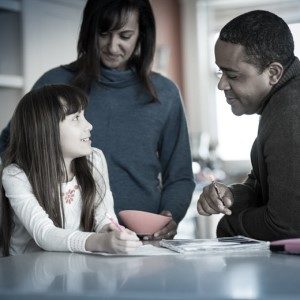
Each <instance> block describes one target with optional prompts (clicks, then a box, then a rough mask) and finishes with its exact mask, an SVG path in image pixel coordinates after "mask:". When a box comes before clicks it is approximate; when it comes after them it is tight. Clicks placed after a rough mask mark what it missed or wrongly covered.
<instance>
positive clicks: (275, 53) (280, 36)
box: [219, 10, 294, 72]
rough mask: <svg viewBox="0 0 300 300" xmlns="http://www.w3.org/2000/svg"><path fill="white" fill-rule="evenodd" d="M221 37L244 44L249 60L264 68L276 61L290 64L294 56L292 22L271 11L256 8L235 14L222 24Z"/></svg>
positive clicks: (261, 69) (223, 39)
mask: <svg viewBox="0 0 300 300" xmlns="http://www.w3.org/2000/svg"><path fill="white" fill-rule="evenodd" d="M219 39H220V40H222V41H224V42H229V43H233V44H240V45H242V46H244V48H245V54H246V61H247V62H248V63H250V64H252V65H254V66H256V67H257V68H258V69H259V71H261V72H262V71H263V70H265V68H266V67H267V66H268V65H269V64H271V63H272V62H279V63H281V64H282V66H283V67H287V66H288V65H289V64H290V63H291V62H292V61H293V59H294V41H293V36H292V33H291V31H290V29H289V27H288V25H287V24H286V22H284V20H283V19H281V18H280V17H278V16H277V15H275V14H273V13H271V12H268V11H264V10H254V11H250V12H247V13H245V14H242V15H240V16H238V17H236V18H234V19H233V20H231V21H230V22H229V23H227V24H226V25H225V26H224V27H223V28H222V30H221V32H220V36H219Z"/></svg>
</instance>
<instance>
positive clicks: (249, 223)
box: [197, 10, 300, 241]
mask: <svg viewBox="0 0 300 300" xmlns="http://www.w3.org/2000/svg"><path fill="white" fill-rule="evenodd" d="M215 58H216V64H217V65H218V67H219V68H220V70H221V71H222V77H221V79H220V81H219V84H218V88H219V89H220V90H223V91H224V93H225V96H226V101H227V103H228V104H229V105H230V106H231V110H232V112H233V113H234V114H235V115H237V116H240V115H243V114H248V115H250V114H255V113H256V114H259V115H261V117H260V122H259V128H258V134H257V138H256V140H255V141H254V144H253V146H252V150H251V163H252V171H251V173H250V174H249V175H248V178H247V179H246V181H245V182H244V183H242V184H234V185H231V186H230V187H227V186H225V185H223V184H221V183H216V186H214V185H213V184H211V185H209V186H207V187H205V188H204V190H203V193H202V194H201V196H200V198H199V200H198V205H197V209H198V212H199V214H201V215H211V214H217V213H224V214H225V215H224V216H223V217H222V218H221V220H220V222H219V224H218V227H217V236H218V237H223V236H234V235H245V236H248V237H252V238H256V239H260V240H270V241H271V240H277V239H283V238H293V237H299V236H300V62H299V60H298V58H297V57H295V56H294V42H293V37H292V34H291V32H290V30H289V27H288V25H287V24H286V23H285V22H284V21H283V20H282V19H281V18H280V17H278V16H276V15H274V14H273V13H270V12H267V11H259V10H256V11H251V12H248V13H245V14H243V15H240V16H238V17H236V18H235V19H233V20H232V21H230V22H229V23H228V24H227V25H225V27H224V28H223V29H222V30H221V32H220V36H219V39H218V40H217V42H216V45H215Z"/></svg>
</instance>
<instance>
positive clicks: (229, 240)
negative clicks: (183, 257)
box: [159, 236, 270, 254]
mask: <svg viewBox="0 0 300 300" xmlns="http://www.w3.org/2000/svg"><path fill="white" fill-rule="evenodd" d="M159 244H160V246H162V247H165V248H168V249H170V250H173V251H176V252H179V253H184V254H190V253H196V252H198V253H199V252H201V253H203V252H206V253H213V252H218V253H223V252H227V253H228V252H240V251H257V250H264V251H265V250H269V245H270V243H269V242H265V241H259V240H254V239H251V238H248V237H244V236H234V237H224V238H215V239H182V240H180V239H179V240H176V239H175V240H161V241H160V242H159Z"/></svg>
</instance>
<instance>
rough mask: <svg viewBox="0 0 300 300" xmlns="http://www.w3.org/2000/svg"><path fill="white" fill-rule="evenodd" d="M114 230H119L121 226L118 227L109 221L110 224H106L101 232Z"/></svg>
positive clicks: (122, 227)
mask: <svg viewBox="0 0 300 300" xmlns="http://www.w3.org/2000/svg"><path fill="white" fill-rule="evenodd" d="M119 226H120V227H121V229H122V230H125V229H126V228H125V227H124V226H122V225H119ZM113 230H119V228H117V227H116V225H114V224H112V223H108V224H105V225H104V226H103V227H102V228H101V230H100V231H99V232H109V231H113Z"/></svg>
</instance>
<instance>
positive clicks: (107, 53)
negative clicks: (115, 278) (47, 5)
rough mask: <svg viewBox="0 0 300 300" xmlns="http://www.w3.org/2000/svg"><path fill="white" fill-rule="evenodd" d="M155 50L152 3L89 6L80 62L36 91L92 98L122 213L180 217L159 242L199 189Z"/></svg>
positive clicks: (96, 137) (175, 100)
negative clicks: (64, 88)
mask: <svg viewBox="0 0 300 300" xmlns="http://www.w3.org/2000/svg"><path fill="white" fill-rule="evenodd" d="M154 50H155V21H154V15H153V12H152V9H151V6H150V4H149V1H148V0H89V1H87V4H86V7H85V9H84V12H83V19H82V25H81V30H80V34H79V40H78V59H77V60H76V61H75V62H73V63H71V64H69V65H65V66H60V67H58V68H55V69H53V70H50V71H48V72H47V73H45V74H44V75H43V76H42V77H41V78H40V79H39V80H38V81H37V83H36V84H35V85H34V88H37V87H40V86H43V85H45V84H49V83H50V84H51V83H67V84H73V85H75V86H77V87H80V88H81V89H83V90H85V91H86V92H87V93H88V94H89V105H88V107H87V109H86V116H87V118H88V119H89V120H90V121H91V122H92V123H93V128H94V130H93V146H95V147H97V148H100V149H102V150H103V152H104V154H105V156H106V159H107V162H108V169H109V176H110V182H111V189H112V192H113V195H114V200H115V211H116V213H118V212H119V211H121V210H124V209H137V210H144V211H149V212H153V213H161V214H164V215H168V216H172V220H171V221H170V223H169V224H168V225H167V226H166V227H165V228H163V229H162V230H161V231H159V232H157V233H156V234H155V235H154V237H155V238H172V237H174V235H175V234H176V229H177V225H178V223H179V222H180V221H181V220H182V218H183V217H184V215H185V213H186V210H187V208H188V206H189V204H190V201H191V196H192V193H193V189H194V182H193V174H192V170H191V155H190V147H189V140H188V132H187V126H186V120H185V116H184V112H183V108H182V104H181V98H180V93H179V91H178V89H177V87H176V86H175V84H174V83H173V82H171V81H170V80H168V79H167V78H165V77H163V76H161V75H159V74H156V73H153V72H151V64H152V62H153V56H154ZM6 133H7V130H6ZM3 140H5V132H4V133H3V134H2V142H3Z"/></svg>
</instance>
